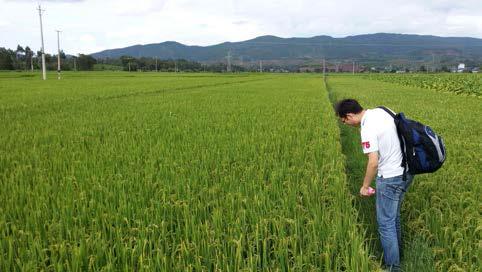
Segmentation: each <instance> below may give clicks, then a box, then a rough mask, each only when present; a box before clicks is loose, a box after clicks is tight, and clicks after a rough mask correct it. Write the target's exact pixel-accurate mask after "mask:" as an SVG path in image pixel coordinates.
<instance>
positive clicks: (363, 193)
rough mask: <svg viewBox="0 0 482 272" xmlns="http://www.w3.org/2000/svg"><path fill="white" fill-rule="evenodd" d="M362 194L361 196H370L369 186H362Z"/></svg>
mask: <svg viewBox="0 0 482 272" xmlns="http://www.w3.org/2000/svg"><path fill="white" fill-rule="evenodd" d="M360 195H361V196H370V194H369V193H368V187H365V186H362V187H361V188H360Z"/></svg>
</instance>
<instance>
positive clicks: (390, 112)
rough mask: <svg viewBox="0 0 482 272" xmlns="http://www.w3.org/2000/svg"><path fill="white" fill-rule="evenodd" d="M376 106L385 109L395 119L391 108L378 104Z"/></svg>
mask: <svg viewBox="0 0 482 272" xmlns="http://www.w3.org/2000/svg"><path fill="white" fill-rule="evenodd" d="M377 108H379V109H382V110H384V111H386V112H387V113H388V114H390V116H391V117H393V118H394V119H395V114H394V113H393V112H392V111H391V110H389V109H387V108H386V107H384V106H378V107H377Z"/></svg>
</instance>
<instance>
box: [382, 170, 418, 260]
mask: <svg viewBox="0 0 482 272" xmlns="http://www.w3.org/2000/svg"><path fill="white" fill-rule="evenodd" d="M412 181H413V176H412V175H410V174H408V173H407V180H406V181H403V178H402V176H396V177H391V178H383V176H382V177H377V179H376V184H377V187H376V190H377V193H376V197H377V201H376V209H377V222H378V233H379V234H380V241H381V243H382V248H383V260H384V261H385V265H387V266H388V267H390V268H393V269H397V268H399V267H400V254H401V252H402V246H403V244H402V229H401V224H400V207H401V206H402V201H403V196H404V195H405V192H406V191H407V189H408V187H409V186H410V184H411V183H412Z"/></svg>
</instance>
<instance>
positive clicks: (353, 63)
mask: <svg viewBox="0 0 482 272" xmlns="http://www.w3.org/2000/svg"><path fill="white" fill-rule="evenodd" d="M351 73H352V74H353V75H354V74H355V61H353V62H352V70H351Z"/></svg>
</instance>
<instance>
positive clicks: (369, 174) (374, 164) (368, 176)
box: [360, 151, 378, 196]
mask: <svg viewBox="0 0 482 272" xmlns="http://www.w3.org/2000/svg"><path fill="white" fill-rule="evenodd" d="M367 155H368V163H367V169H366V172H365V178H364V179H363V185H362V187H361V188H360V194H361V195H363V196H368V186H370V184H371V183H372V180H373V178H375V175H376V174H377V169H378V152H377V151H375V152H370V153H368V154H367Z"/></svg>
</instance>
